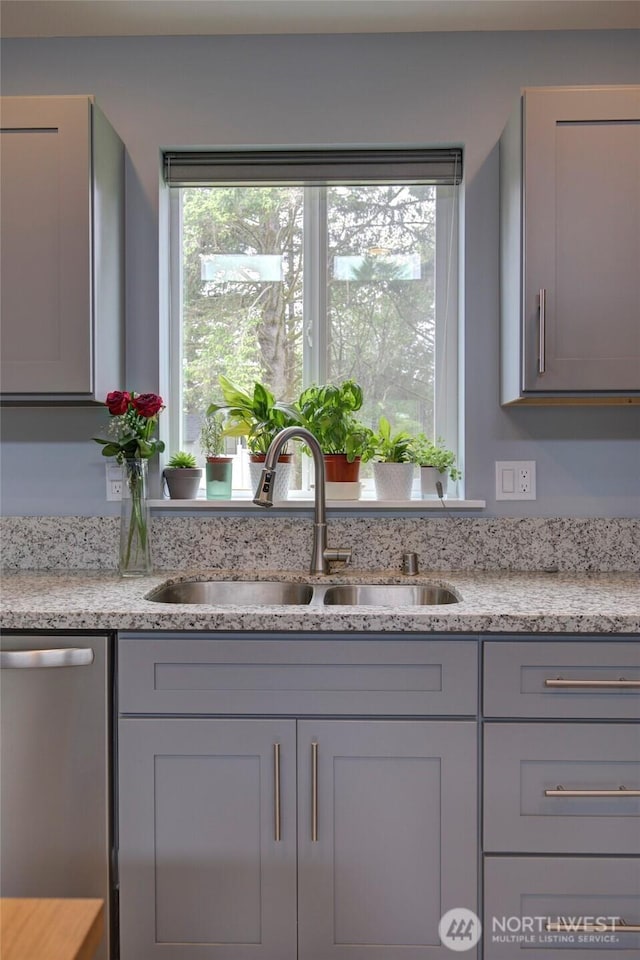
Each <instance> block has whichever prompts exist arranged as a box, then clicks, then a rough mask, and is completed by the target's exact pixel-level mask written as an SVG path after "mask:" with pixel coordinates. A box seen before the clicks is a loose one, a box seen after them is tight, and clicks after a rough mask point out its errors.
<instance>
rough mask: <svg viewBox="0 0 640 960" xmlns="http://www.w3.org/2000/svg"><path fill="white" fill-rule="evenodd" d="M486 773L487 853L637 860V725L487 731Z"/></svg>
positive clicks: (493, 727)
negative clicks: (606, 855)
mask: <svg viewBox="0 0 640 960" xmlns="http://www.w3.org/2000/svg"><path fill="white" fill-rule="evenodd" d="M484 771H485V778H484V783H485V785H484V849H485V850H487V851H490V852H500V851H509V852H514V853H515V852H521V853H522V852H530V853H557V852H562V853H638V854H640V725H638V724H633V723H628V724H599V723H593V724H567V723H563V724H557V723H537V724H534V723H520V724H518V723H504V724H497V723H487V724H485V728H484ZM620 787H625V788H626V792H627V793H628V794H629V795H628V796H625V791H624V790H621V789H619V788H620ZM547 791H554V793H555V794H556V795H553V794H549V793H548V792H547ZM593 792H595V795H592V794H593ZM634 794H635V796H634Z"/></svg>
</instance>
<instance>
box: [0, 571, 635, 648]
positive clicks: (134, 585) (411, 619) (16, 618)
mask: <svg viewBox="0 0 640 960" xmlns="http://www.w3.org/2000/svg"><path fill="white" fill-rule="evenodd" d="M194 576H195V577H204V578H209V579H292V580H296V581H302V582H318V579H319V578H313V577H309V576H305V575H304V574H301V573H300V572H297V573H296V572H293V573H289V572H286V571H278V572H269V573H268V574H267V573H266V572H265V571H264V570H261V571H256V570H243V571H241V572H240V571H238V570H234V571H225V570H221V569H216V570H209V571H207V570H204V569H201V568H199V569H197V570H191V571H185V570H181V571H179V572H175V573H173V574H172V573H170V572H169V571H163V572H162V573H157V574H153V575H151V576H148V577H141V578H132V579H122V578H120V577H119V576H117V575H116V574H113V573H109V572H105V571H84V572H82V571H75V572H62V571H59V572H51V571H19V572H10V573H4V574H3V575H2V580H1V588H2V591H1V592H2V597H1V603H0V627H2V628H3V629H5V630H13V629H22V630H33V629H39V630H69V629H72V630H105V629H106V630H215V631H226V630H232V631H245V630H246V631H249V630H250V631H256V630H258V631H274V630H275V631H280V630H286V631H322V632H344V631H376V632H378V631H384V632H390V633H400V632H402V633H404V632H415V633H429V632H449V631H450V632H457V633H461V632H465V633H492V632H497V633H508V632H518V633H568V634H640V576H639V575H638V574H637V573H624V572H623V573H566V572H565V573H540V572H531V573H513V572H502V571H493V572H486V571H465V572H455V573H454V572H443V571H433V572H432V573H429V572H422V573H421V574H420V575H419V576H418V577H412V578H406V577H404V578H403V577H402V576H401V575H398V573H397V572H392V571H384V570H378V571H373V570H367V571H360V572H358V571H357V570H351V571H350V572H349V573H348V574H342V575H332V576H331V577H329V578H322V581H321V582H323V583H325V582H326V581H327V579H329V580H331V582H335V583H345V582H363V581H365V582H368V583H372V582H378V583H398V582H407V580H410V582H412V583H422V582H425V581H428V582H436V583H439V584H444V585H447V586H449V587H450V588H451V589H453V590H454V591H455V592H456V594H458V595H459V596H460V598H461V599H460V602H458V603H455V604H448V605H443V606H432V607H395V608H391V607H386V608H382V607H336V606H329V607H322V606H313V607H307V606H265V607H256V606H242V607H239V606H209V605H190V604H162V603H155V602H153V601H150V600H148V599H146V597H147V594H149V592H150V591H152V590H153V589H154V588H156V587H157V586H159V585H160V584H161V583H163V582H165V581H167V580H174V579H177V580H182V579H188V578H189V577H194Z"/></svg>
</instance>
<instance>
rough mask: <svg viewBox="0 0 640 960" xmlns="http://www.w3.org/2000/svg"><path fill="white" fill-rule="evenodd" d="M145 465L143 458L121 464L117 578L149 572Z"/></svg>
mask: <svg viewBox="0 0 640 960" xmlns="http://www.w3.org/2000/svg"><path fill="white" fill-rule="evenodd" d="M147 467H148V463H147V461H146V460H144V459H134V460H123V462H122V503H121V511H120V557H119V563H118V569H119V571H120V576H121V577H142V576H144V575H145V574H147V573H151V544H150V538H149V529H150V519H151V516H150V512H149V498H148V487H147Z"/></svg>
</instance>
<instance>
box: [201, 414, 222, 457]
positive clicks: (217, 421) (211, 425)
mask: <svg viewBox="0 0 640 960" xmlns="http://www.w3.org/2000/svg"><path fill="white" fill-rule="evenodd" d="M224 438H225V425H224V417H223V416H222V414H221V413H207V416H206V417H205V418H204V420H203V421H202V426H201V427H200V446H201V447H202V451H203V453H204V455H205V457H220V456H222V455H223V454H224Z"/></svg>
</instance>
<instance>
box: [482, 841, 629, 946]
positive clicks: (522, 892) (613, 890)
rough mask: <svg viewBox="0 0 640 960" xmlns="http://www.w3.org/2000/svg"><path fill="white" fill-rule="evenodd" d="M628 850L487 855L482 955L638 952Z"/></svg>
mask: <svg viewBox="0 0 640 960" xmlns="http://www.w3.org/2000/svg"><path fill="white" fill-rule="evenodd" d="M639 898H640V861H638V859H637V858H635V857H629V858H623V857H580V858H579V857H486V858H485V867H484V902H485V923H484V937H483V941H484V954H483V958H484V960H517V958H518V957H522V958H523V960H559V958H563V960H567V958H571V960H587V958H588V960H614V958H616V957H619V958H620V960H622V958H629V960H631V958H632V957H634V958H635V957H638V956H640V925H639V924H638V922H637V917H638V907H639V905H640V899H639Z"/></svg>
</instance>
